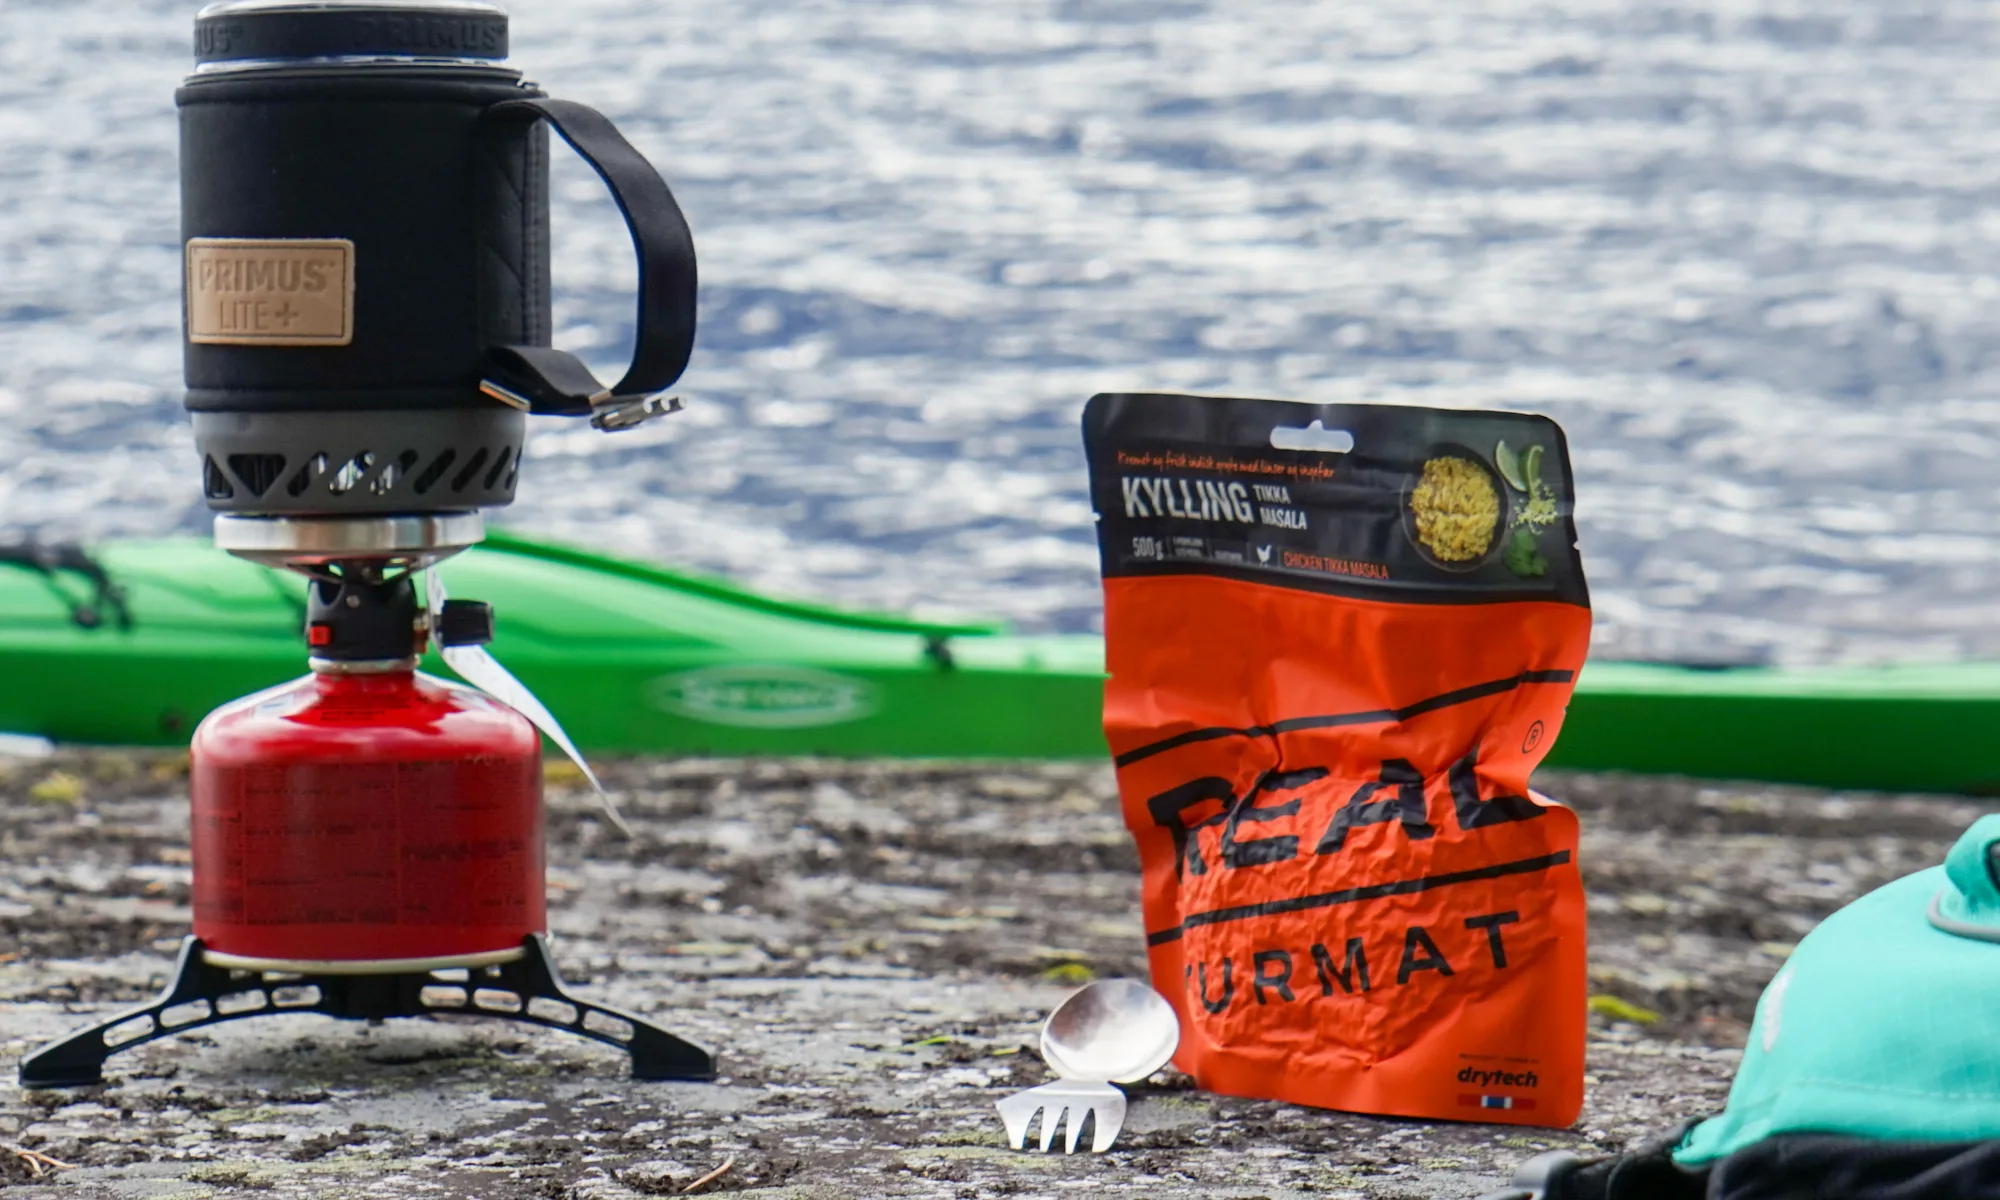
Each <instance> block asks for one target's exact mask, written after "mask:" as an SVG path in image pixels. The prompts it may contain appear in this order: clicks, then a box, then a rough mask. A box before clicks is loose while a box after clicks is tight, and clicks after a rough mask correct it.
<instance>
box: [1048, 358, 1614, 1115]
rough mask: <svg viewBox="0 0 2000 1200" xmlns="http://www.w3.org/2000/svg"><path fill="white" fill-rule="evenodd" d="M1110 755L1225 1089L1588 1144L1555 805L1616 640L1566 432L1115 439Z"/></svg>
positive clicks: (1314, 417) (1165, 933) (1578, 904)
mask: <svg viewBox="0 0 2000 1200" xmlns="http://www.w3.org/2000/svg"><path fill="white" fill-rule="evenodd" d="M1084 442H1085V447H1086V450H1087V452H1088V455H1089V460H1090V474H1091V493H1092V501H1093V504H1094V506H1095V507H1096V509H1097V513H1098V522H1099V523H1098V540H1099V548H1100V551H1101V554H1102V561H1103V569H1104V598H1105V619H1104V632H1105V645H1106V656H1107V660H1108V667H1109V670H1110V675H1111V678H1110V682H1109V683H1108V684H1107V685H1106V694H1105V708H1104V726H1105V733H1106V736H1107V738H1108V740H1109V742H1110V745H1111V751H1112V754H1113V756H1114V758H1115V760H1116V763H1117V767H1118V787H1119V793H1120V795H1121V797H1122V799H1123V806H1124V812H1125V821H1126V824H1127V825H1128V826H1129V827H1130V829H1131V830H1132V834H1133V836H1134V838H1135V839H1137V841H1138V845H1139V852H1140V858H1141V861H1142V864H1143V868H1144V872H1145V883H1144V893H1145V896H1144V909H1145V922H1146V936H1147V942H1148V953H1149V955H1150V959H1151V965H1152V974H1153V983H1154V986H1155V987H1157V988H1158V989H1159V990H1160V991H1161V993H1163V994H1164V995H1165V996H1166V997H1167V998H1168V999H1169V1000H1170V1001H1171V1002H1172V1003H1173V1005H1174V1007H1175V1009H1176V1010H1177V1011H1178V1012H1179V1014H1180V1017H1181V1031H1182V1034H1181V1043H1180V1053H1179V1055H1178V1057H1177V1058H1176V1059H1175V1061H1176V1062H1177V1063H1178V1064H1179V1065H1180V1067H1181V1068H1182V1069H1183V1070H1185V1071H1187V1072H1188V1073H1189V1074H1191V1075H1193V1076H1194V1077H1195V1079H1196V1080H1197V1081H1198V1082H1199V1083H1200V1084H1201V1085H1202V1086H1203V1087H1206V1088H1209V1089H1211V1090H1214V1091H1219V1092H1227V1093H1231V1094H1235V1095H1244V1096H1261V1097H1269V1098H1274V1099H1280V1100H1287V1101H1291V1102H1294V1103H1300V1104H1312V1105H1320V1106H1323V1107H1328V1108H1339V1109H1346V1110H1350V1111H1354V1112H1368V1113H1380V1114H1385V1115H1393V1116H1406V1117H1427V1118H1446V1119H1461V1120H1483V1121H1507V1122H1513V1123H1517V1124H1532V1125H1553V1126H1563V1125H1568V1124H1569V1123H1571V1122H1572V1121H1574V1120H1575V1119H1576V1116H1577V1114H1578V1112H1579V1110H1580V1109H1581V1107H1582V1102H1583V1043H1584V1025H1585V1011H1584V1003H1585V979H1584V900H1583V887H1582V884H1581V882H1580V880H1579V878H1578V875H1577V867H1576V845H1577V823H1576V817H1575V815H1574V814H1573V813H1571V812H1570V811H1569V810H1568V809H1566V808H1563V807H1562V806H1560V805H1557V804H1555V803H1554V802H1553V801H1550V800H1548V799H1547V798H1545V797H1542V796H1539V795H1536V794H1535V793H1533V792H1531V791H1530V790H1529V788H1528V776H1529V773H1530V772H1531V771H1532V770H1533V769H1534V767H1535V765H1536V764H1537V763H1538V762H1540V761H1541V758H1542V756H1543V754H1545V753H1546V752H1547V750H1548V747H1549V745H1550V743H1551V742H1553V741H1554V740H1555V736H1556V733H1557V731H1558V730H1559V729H1560V728H1561V725H1562V718H1563V710H1564V706H1565V704H1566V703H1567V702H1568V699H1569V695H1570V691H1571V688H1572V686H1573V684H1574V681H1575V679H1576V673H1577V671H1578V670H1579V669H1580V668H1581V667H1582V666H1583V661H1584V655H1585V652H1586V649H1587V647H1588V644H1589V641H1590V606H1589V597H1588V594H1587V592H1586V591H1585V587H1584V580H1583V568H1582V563H1581V561H1580V559H1579V558H1578V555H1577V552H1576V535H1575V530H1574V526H1573V523H1572V519H1571V511H1572V506H1573V502H1574V496H1573V491H1572V483H1571V477H1570V469H1569V456H1568V453H1567V451H1566V449H1565V445H1564V441H1563V436H1562V430H1561V429H1560V428H1558V427H1557V425H1556V424H1555V423H1554V422H1553V421H1550V420H1548V419H1547V418H1545V417H1537V416H1528V415H1522V414H1516V413H1501V412H1478V411H1459V410H1440V409H1425V408H1409V407H1402V406H1388V405H1361V404H1327V405H1307V404H1295V403H1289V402H1285V401H1272V400H1235V399H1215V398H1198V397H1192V396H1168V395H1103V396H1097V397H1095V398H1094V399H1092V400H1091V402H1090V404H1089V406H1088V408H1087V409H1086V410H1085V413H1084Z"/></svg>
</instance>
